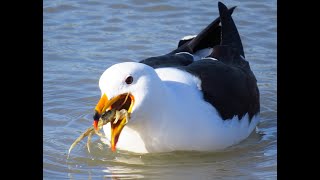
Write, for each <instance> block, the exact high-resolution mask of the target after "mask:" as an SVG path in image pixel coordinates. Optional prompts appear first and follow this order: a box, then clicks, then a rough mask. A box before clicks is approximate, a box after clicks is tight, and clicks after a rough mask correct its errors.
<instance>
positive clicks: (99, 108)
mask: <svg viewBox="0 0 320 180" xmlns="http://www.w3.org/2000/svg"><path fill="white" fill-rule="evenodd" d="M133 104H134V96H133V95H131V94H129V93H125V94H120V95H118V96H115V97H113V98H111V99H110V100H108V97H107V95H106V94H103V95H102V97H101V98H100V100H99V102H98V104H97V105H96V107H95V114H94V116H93V119H94V121H93V126H94V128H95V129H96V130H98V122H99V119H100V117H101V114H102V113H104V112H105V111H106V110H111V109H113V108H115V109H116V110H121V109H126V110H127V111H128V113H129V114H130V113H131V112H132V107H133ZM126 122H127V119H126V117H124V118H123V119H119V120H118V122H117V123H115V124H114V123H112V122H111V150H112V151H115V150H116V144H117V142H118V139H119V136H120V133H121V131H122V129H123V128H124V126H125V125H126Z"/></svg>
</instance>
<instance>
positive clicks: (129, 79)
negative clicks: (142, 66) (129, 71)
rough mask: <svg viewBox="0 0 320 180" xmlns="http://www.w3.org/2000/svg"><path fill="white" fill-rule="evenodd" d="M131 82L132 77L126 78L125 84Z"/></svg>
mask: <svg viewBox="0 0 320 180" xmlns="http://www.w3.org/2000/svg"><path fill="white" fill-rule="evenodd" d="M132 82H133V77H132V76H128V77H127V78H126V83H127V84H131V83H132Z"/></svg>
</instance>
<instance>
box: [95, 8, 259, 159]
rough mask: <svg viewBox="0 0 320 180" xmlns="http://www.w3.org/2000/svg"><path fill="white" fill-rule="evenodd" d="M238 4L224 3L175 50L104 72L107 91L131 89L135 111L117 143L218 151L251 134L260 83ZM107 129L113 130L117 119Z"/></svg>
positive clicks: (136, 148) (138, 148) (144, 148)
mask: <svg viewBox="0 0 320 180" xmlns="http://www.w3.org/2000/svg"><path fill="white" fill-rule="evenodd" d="M233 9H234V8H231V9H229V10H228V9H227V8H226V7H225V6H224V5H223V4H222V3H219V12H220V18H217V19H216V20H215V21H213V22H212V23H211V24H210V25H209V26H208V27H207V28H206V29H204V30H203V31H202V32H200V33H199V34H198V35H197V36H196V37H194V36H189V37H188V38H184V39H182V40H181V41H180V42H179V45H178V48H177V49H176V50H174V51H172V52H170V53H169V54H166V55H163V56H158V57H151V58H147V59H145V60H142V61H140V62H124V63H119V64H115V65H113V66H111V67H110V68H108V69H107V70H106V71H105V72H104V73H103V74H102V76H101V78H100V81H99V86H100V89H101V93H102V97H103V96H104V95H106V97H108V98H106V99H107V100H109V101H112V99H115V97H117V96H120V95H123V94H126V93H128V94H130V96H131V97H132V100H131V101H130V102H131V103H130V108H131V107H132V109H130V108H129V109H130V110H129V111H131V118H130V119H129V121H128V123H127V124H126V125H125V126H124V127H123V129H122V131H121V130H120V132H121V135H120V136H119V139H118V138H117V139H116V141H115V143H114V145H113V147H115V144H116V145H117V148H118V149H120V150H127V151H132V152H137V153H148V152H168V151H176V150H195V151H215V150H221V149H224V148H226V147H229V146H231V145H234V144H237V143H239V142H240V141H242V140H244V139H245V138H247V137H248V136H249V135H250V133H251V132H252V131H253V130H254V129H255V127H256V125H257V124H258V122H259V110H260V103H259V90H258V87H257V84H256V79H255V77H254V74H253V73H252V71H251V69H250V67H249V63H248V62H247V61H246V60H245V59H244V51H243V47H242V43H241V40H240V36H239V34H238V32H237V29H236V27H235V25H234V22H233V20H232V18H231V14H232V12H233ZM220 21H221V26H220V25H219V22H220ZM128 77H130V78H128ZM133 99H134V100H133ZM99 103H100V102H99ZM100 104H101V103H100ZM123 107H124V106H123ZM127 108H128V107H127ZM96 109H97V108H96ZM100 109H101V108H100ZM97 112H99V113H101V112H100V110H99V108H98V111H97ZM113 128H114V127H113ZM103 129H104V132H105V134H106V136H107V138H108V139H109V140H111V139H113V138H114V137H113V136H114V135H112V128H111V125H110V124H107V125H105V126H104V127H103ZM120 132H119V134H120Z"/></svg>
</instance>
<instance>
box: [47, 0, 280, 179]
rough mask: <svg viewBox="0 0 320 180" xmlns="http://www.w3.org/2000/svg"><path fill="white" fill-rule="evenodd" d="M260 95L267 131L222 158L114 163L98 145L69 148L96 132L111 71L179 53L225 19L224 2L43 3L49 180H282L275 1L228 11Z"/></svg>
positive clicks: (126, 157)
mask: <svg viewBox="0 0 320 180" xmlns="http://www.w3.org/2000/svg"><path fill="white" fill-rule="evenodd" d="M225 4H226V5H227V6H228V7H231V6H234V5H236V6H238V7H237V9H236V10H235V12H234V14H233V18H234V20H235V22H236V25H237V27H238V30H239V32H240V35H241V38H242V42H243V46H244V50H245V53H246V58H247V60H248V61H249V62H250V64H251V68H252V70H253V72H254V73H255V75H256V77H257V80H258V85H259V88H260V92H261V123H260V124H259V131H258V133H253V134H252V135H251V136H250V137H249V138H248V139H247V140H245V141H243V142H242V143H240V144H239V145H236V146H233V147H231V148H228V149H227V150H225V151H222V152H210V153H209V152H207V153H199V152H172V153H156V154H146V155H139V154H133V153H128V152H123V151H118V152H117V153H112V152H111V150H110V149H109V148H108V147H107V146H106V145H105V144H103V143H102V142H101V141H100V140H99V139H98V138H97V137H94V138H93V139H92V140H93V143H92V147H91V148H92V153H91V154H89V153H88V152H87V150H86V146H85V141H83V142H80V143H79V144H78V145H77V146H76V147H75V148H74V149H73V151H72V153H71V157H70V159H69V160H67V159H66V157H67V150H68V148H69V146H70V145H71V143H72V142H73V141H74V140H75V139H76V138H77V137H78V135H79V134H80V133H81V131H83V130H85V129H86V128H87V127H88V126H89V125H90V124H91V123H92V115H93V108H94V106H95V105H96V103H97V101H98V100H99V98H100V90H99V88H98V80H99V77H100V75H101V74H102V73H103V71H104V70H105V69H106V68H108V67H109V66H111V65H112V64H114V63H119V62H123V61H138V60H141V59H143V58H146V57H150V56H157V55H162V54H164V53H167V52H169V51H171V50H173V49H174V48H175V47H176V46H177V42H178V40H179V39H180V38H181V37H183V36H185V35H190V34H197V33H198V32H199V31H200V30H202V29H203V28H204V27H205V26H207V25H208V24H209V23H210V22H211V21H212V20H213V19H214V18H216V17H217V15H218V8H217V1H213V0H202V1H187V2H184V1H180V0H172V1H166V0H149V1H148V0H124V1H121V2H119V1H102V0H90V1H85V0H68V1H62V0H50V1H49V0H45V1H44V7H43V12H44V37H43V45H44V47H43V59H44V66H43V72H44V74H43V77H44V80H43V82H44V84H43V97H44V100H43V118H44V121H43V123H44V127H43V143H44V144H43V153H44V154H43V176H44V179H62V178H63V179H138V178H146V179H235V178H242V179H276V177H277V171H276V170H277V161H276V159H277V94H276V93H277V86H276V81H277V79H276V74H277V66H276V62H277V55H276V54H277V52H276V48H277V44H276V34H277V26H276V24H277V17H276V9H277V8H276V1H275V0H271V1H264V2H258V1H254V0H244V1H239V2H238V1H234V0H229V1H226V2H225Z"/></svg>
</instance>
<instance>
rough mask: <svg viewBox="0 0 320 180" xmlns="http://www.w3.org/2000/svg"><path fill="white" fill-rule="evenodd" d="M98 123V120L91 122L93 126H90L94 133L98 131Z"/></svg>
mask: <svg viewBox="0 0 320 180" xmlns="http://www.w3.org/2000/svg"><path fill="white" fill-rule="evenodd" d="M98 122H99V120H93V124H92V125H93V127H94V129H95V130H96V131H97V130H98Z"/></svg>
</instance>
